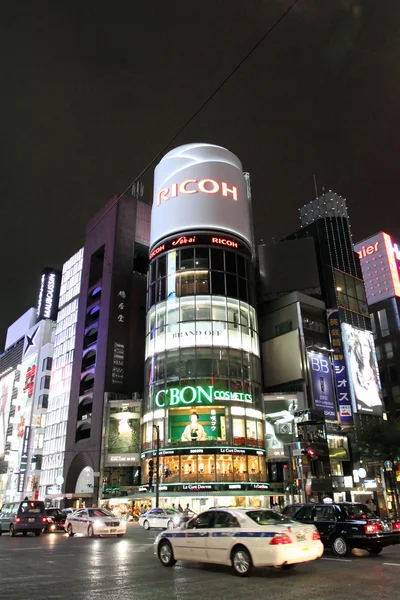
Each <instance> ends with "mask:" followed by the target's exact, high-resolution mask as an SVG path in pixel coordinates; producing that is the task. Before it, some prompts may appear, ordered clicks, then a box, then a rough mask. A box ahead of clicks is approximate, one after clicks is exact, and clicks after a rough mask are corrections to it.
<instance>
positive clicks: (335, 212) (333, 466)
mask: <svg viewBox="0 0 400 600" xmlns="http://www.w3.org/2000/svg"><path fill="white" fill-rule="evenodd" d="M300 218H301V222H302V228H301V229H300V230H299V231H297V232H296V233H294V234H292V235H290V236H288V237H287V238H286V239H284V240H282V241H281V242H279V243H277V244H270V245H263V246H260V247H259V263H260V290H261V294H262V302H261V306H260V308H259V315H260V335H261V345H262V355H263V364H264V385H265V391H266V392H268V393H269V394H279V392H285V393H292V394H303V396H302V397H301V398H300V400H301V401H300V402H298V406H301V402H302V398H304V400H305V410H310V409H312V410H313V411H319V414H320V422H321V428H322V429H321V431H322V432H323V431H325V433H322V436H320V437H319V439H317V437H318V436H317V437H315V434H314V433H311V435H310V439H309V442H310V443H313V444H314V445H316V444H320V447H319V453H320V457H321V461H307V460H306V461H305V464H303V467H305V470H306V473H305V477H304V481H307V480H308V481H309V484H307V485H306V486H305V487H306V488H307V489H304V490H302V491H303V493H304V492H305V493H306V495H307V496H309V497H312V496H313V495H314V494H317V493H318V494H321V493H322V492H328V493H332V492H333V493H335V494H336V497H337V499H344V498H345V497H347V498H348V499H350V498H353V499H358V500H362V499H365V494H370V493H371V492H368V491H366V490H365V488H364V487H363V486H362V485H361V484H360V483H359V479H358V475H357V473H354V469H353V467H354V464H352V463H351V461H350V458H353V460H354V461H355V463H356V466H357V464H358V457H357V454H356V453H355V452H354V448H356V446H353V456H352V457H351V456H350V450H349V439H348V436H347V435H345V434H344V433H343V430H348V432H349V435H350V438H352V436H353V433H352V432H353V428H354V427H355V428H356V430H357V429H358V428H360V427H362V426H363V423H365V421H366V420H371V419H376V418H379V417H380V416H381V415H382V402H381V396H380V389H379V375H378V373H377V368H376V364H375V363H374V344H373V338H372V333H371V323H370V318H369V311H368V306H367V300H366V296H365V289H364V283H363V279H362V272H361V267H360V263H359V259H358V256H357V255H356V254H355V252H354V250H353V243H352V237H351V230H350V224H349V220H348V216H347V208H346V202H345V200H344V199H343V198H341V197H340V196H338V195H337V194H334V193H332V192H329V193H327V194H324V195H323V196H321V197H320V198H317V199H316V200H314V201H313V202H311V203H309V204H308V205H306V206H305V207H303V208H302V209H301V210H300ZM360 347H362V348H364V353H367V352H368V356H369V360H370V363H371V373H372V376H371V379H370V380H369V383H368V389H366V388H364V387H363V386H362V385H361V384H360V380H361V373H360V364H361V363H360V360H358V359H359V350H358V349H359V348H360ZM271 365H273V366H272V368H271ZM271 410H272V411H275V406H274V405H273V404H271ZM269 412H271V411H270V410H269V409H268V402H266V413H267V415H268V413H269ZM311 416H312V419H314V420H315V419H318V412H314V413H313V415H311ZM295 421H296V418H295V417H294V416H293V422H295ZM304 421H305V418H304V417H302V422H304ZM297 429H298V428H297ZM307 435H308V433H307ZM324 436H325V442H324V440H323V437H324ZM353 439H354V438H353ZM297 441H298V442H301V443H302V444H303V445H304V443H305V441H306V440H305V438H304V436H303V437H302V439H300V437H298V438H297ZM324 444H325V449H324V447H323V446H324ZM316 447H317V446H316ZM286 452H287V451H286ZM327 452H328V453H329V458H330V461H329V463H328V462H327V461H326V453H327ZM285 458H286V457H285V456H284V457H283V458H282V460H284V459H285ZM318 462H321V463H323V465H319V464H318ZM353 477H354V480H353Z"/></svg>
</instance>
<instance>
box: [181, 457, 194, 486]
mask: <svg viewBox="0 0 400 600" xmlns="http://www.w3.org/2000/svg"><path fill="white" fill-rule="evenodd" d="M181 481H197V456H181Z"/></svg>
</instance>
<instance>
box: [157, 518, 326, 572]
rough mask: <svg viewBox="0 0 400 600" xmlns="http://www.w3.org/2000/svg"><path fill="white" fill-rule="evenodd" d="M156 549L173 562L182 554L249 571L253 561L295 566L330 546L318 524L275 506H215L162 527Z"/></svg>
mask: <svg viewBox="0 0 400 600" xmlns="http://www.w3.org/2000/svg"><path fill="white" fill-rule="evenodd" d="M154 544H155V546H154V549H155V554H157V555H158V557H159V559H160V561H161V564H162V565H164V566H165V567H172V566H173V565H174V564H175V563H176V561H177V560H191V561H196V562H205V563H216V564H221V565H229V566H232V567H233V569H234V570H235V572H236V573H237V574H238V575H240V576H242V577H244V576H246V575H248V574H249V571H250V569H251V567H252V566H253V567H282V568H284V569H289V568H292V567H293V566H294V565H296V564H297V563H303V562H308V561H312V560H316V559H317V558H320V557H321V556H322V554H323V552H324V547H323V545H322V543H321V540H320V537H319V533H318V531H317V529H316V528H315V527H314V525H303V524H301V523H298V522H296V521H292V520H291V519H288V518H287V517H284V516H283V515H281V514H279V513H276V512H274V511H272V510H266V509H257V508H248V509H213V510H209V511H206V512H204V513H201V514H200V515H198V516H197V517H194V518H193V519H191V520H190V521H189V522H188V523H187V525H186V527H185V526H182V528H181V529H180V530H178V531H165V532H163V533H160V534H159V535H158V536H157V538H156V540H155V542H154Z"/></svg>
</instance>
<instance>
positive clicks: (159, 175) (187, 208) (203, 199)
mask: <svg viewBox="0 0 400 600" xmlns="http://www.w3.org/2000/svg"><path fill="white" fill-rule="evenodd" d="M249 213H250V211H249V200H248V193H247V183H246V179H245V177H244V174H243V167H242V164H241V162H240V161H239V159H238V158H237V157H236V156H235V155H234V154H232V153H231V152H229V150H226V149H225V148H221V147H220V146H212V145H211V144H187V145H186V146H180V147H179V148H175V150H172V151H171V152H169V153H168V154H167V155H166V156H164V158H163V159H162V160H161V162H160V163H159V164H158V165H157V167H156V169H155V173H154V200H153V210H152V216H151V235H150V246H151V251H152V252H154V250H155V249H156V248H157V244H158V243H160V242H161V247H162V240H163V239H165V238H166V237H168V236H170V235H173V234H175V233H176V234H179V233H182V234H185V235H186V236H187V232H190V231H193V234H191V235H193V237H194V236H195V235H196V231H199V230H216V231H223V232H226V233H232V234H234V235H237V236H240V238H242V239H244V240H245V241H247V242H248V243H249V244H252V235H251V227H250V217H249ZM178 237H179V236H178ZM216 237H217V236H216ZM221 239H225V236H221ZM160 251H162V250H160Z"/></svg>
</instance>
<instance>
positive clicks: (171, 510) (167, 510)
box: [165, 508, 179, 515]
mask: <svg viewBox="0 0 400 600" xmlns="http://www.w3.org/2000/svg"><path fill="white" fill-rule="evenodd" d="M165 512H166V513H167V515H179V513H178V511H177V510H175V509H174V508H166V509H165Z"/></svg>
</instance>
